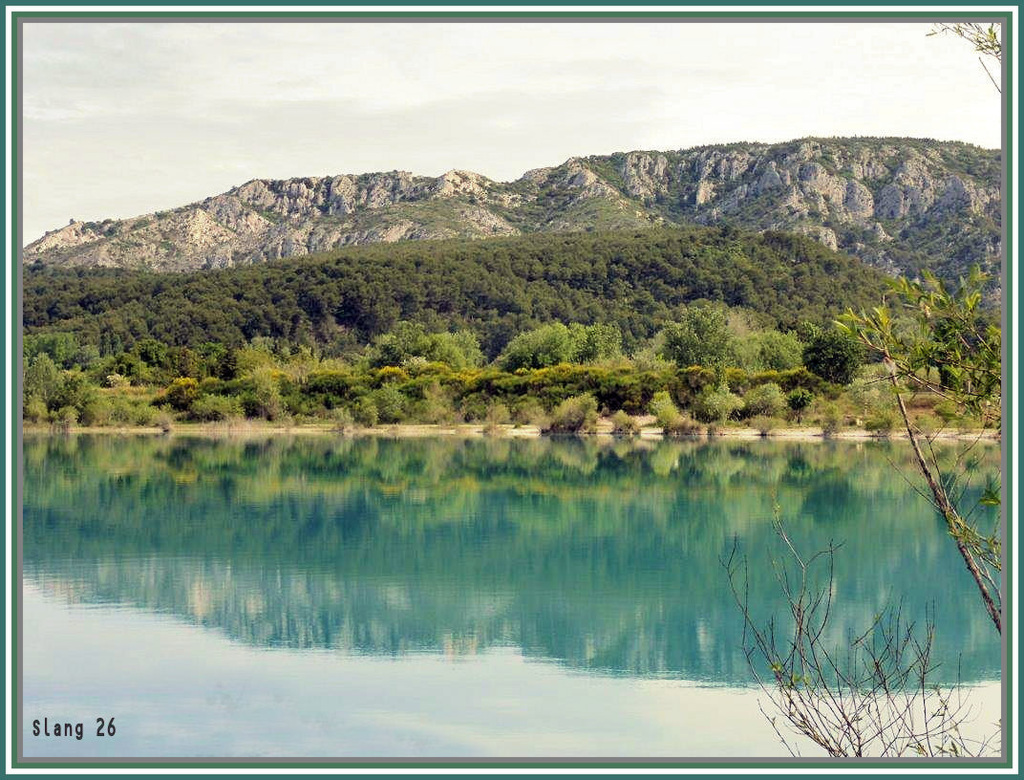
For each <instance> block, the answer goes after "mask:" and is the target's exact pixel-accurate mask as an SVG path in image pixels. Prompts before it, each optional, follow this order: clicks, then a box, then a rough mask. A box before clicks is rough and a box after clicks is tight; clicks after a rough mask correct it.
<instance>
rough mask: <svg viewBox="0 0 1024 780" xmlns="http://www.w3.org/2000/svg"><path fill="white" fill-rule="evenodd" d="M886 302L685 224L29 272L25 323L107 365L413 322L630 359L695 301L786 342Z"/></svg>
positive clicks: (781, 254) (792, 259) (341, 344)
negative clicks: (583, 332) (563, 328)
mask: <svg viewBox="0 0 1024 780" xmlns="http://www.w3.org/2000/svg"><path fill="white" fill-rule="evenodd" d="M883 289H884V283H883V277H882V275H881V274H880V273H878V272H877V271H874V270H872V269H870V268H868V267H866V266H864V265H863V264H861V263H860V262H859V261H857V260H854V259H852V258H850V257H846V256H844V255H842V254H838V253H836V252H833V251H830V250H829V249H827V248H825V247H824V246H822V245H821V244H819V243H817V242H815V241H812V240H810V239H808V238H806V237H801V236H795V235H790V234H784V233H775V232H766V233H763V234H755V233H747V232H740V231H736V230H733V229H731V228H727V227H726V228H701V227H693V228H686V229H654V230H643V231H625V232H621V231H620V232H606V233H574V234H534V235H529V236H520V237H514V238H505V239H490V240H486V241H426V242H403V243H399V244H391V245H371V246H365V247H352V248H347V249H342V250H336V251H333V252H330V253H326V254H322V255H317V256H313V257H309V258H301V259H288V260H281V261H277V262H272V263H268V264H264V265H256V266H246V267H241V268H234V269H224V270H215V271H203V272H194V273H189V274H160V273H153V272H148V271H136V272H128V271H124V270H112V269H84V268H80V269H56V268H26V269H25V280H24V324H25V332H26V334H35V333H40V332H65V333H72V334H74V335H75V336H76V338H77V340H78V342H79V343H82V344H92V345H95V346H96V347H97V348H98V350H99V352H100V354H103V355H108V354H116V353H118V352H120V351H122V350H125V349H131V348H132V346H133V345H134V344H135V343H136V342H138V341H139V340H141V339H146V338H152V339H156V340H158V341H160V342H163V343H165V344H168V345H173V346H192V347H195V346H198V345H201V344H203V343H205V342H216V343H220V344H224V345H235V346H237V345H239V344H242V343H244V342H246V341H249V340H251V339H253V338H254V337H257V336H267V337H272V338H275V339H279V340H283V341H285V342H287V343H290V344H292V345H293V346H301V345H307V346H315V347H317V348H318V349H319V350H321V351H323V352H324V353H325V354H340V353H341V352H342V351H344V350H345V349H349V348H352V347H355V346H357V345H361V344H365V343H367V342H368V341H369V340H371V339H372V338H373V337H374V336H376V335H378V334H381V333H384V332H386V331H388V330H389V329H391V328H392V326H394V325H395V323H397V322H399V321H402V320H408V321H412V322H417V323H421V324H423V325H425V326H427V327H428V328H429V329H431V330H458V329H468V330H471V331H473V332H474V333H476V334H477V336H478V337H479V339H480V343H481V346H482V348H483V350H484V352H485V353H486V354H487V355H488V356H489V357H494V356H495V355H497V354H498V352H500V350H501V349H502V348H503V347H504V346H505V344H506V343H507V342H508V341H509V340H510V339H511V338H512V337H513V336H515V335H516V334H518V333H520V332H523V331H526V330H528V329H530V328H533V327H537V326H539V325H544V324H548V323H551V322H553V321H560V322H565V323H569V322H579V323H585V324H586V323H607V324H612V325H615V326H617V327H618V328H619V329H620V330H621V332H622V335H623V346H625V347H626V348H627V349H628V348H631V347H633V346H635V345H636V344H637V343H638V342H640V341H642V340H643V339H646V338H649V337H650V336H652V335H653V334H654V332H655V331H656V330H657V329H658V328H660V327H661V326H662V325H664V324H665V323H666V322H669V321H671V320H673V319H674V318H676V317H677V316H678V314H679V312H680V311H681V309H682V308H683V307H684V306H685V305H686V304H689V303H692V302H694V301H699V300H707V301H713V302H721V303H724V304H727V305H728V306H730V307H742V308H744V309H747V310H749V311H750V312H752V313H756V314H759V315H762V317H761V318H762V319H763V321H764V324H765V325H768V326H772V327H779V328H782V329H788V328H792V327H795V326H796V325H797V324H798V323H799V322H802V321H812V322H818V323H821V322H825V321H828V320H830V319H831V318H832V317H834V316H836V315H837V314H839V313H840V312H841V311H842V310H844V309H845V308H846V307H848V306H852V307H855V308H860V307H864V306H870V305H874V304H876V303H877V302H878V300H879V299H880V296H881V294H882V291H883Z"/></svg>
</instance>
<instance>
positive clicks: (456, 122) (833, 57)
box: [22, 20, 1000, 243]
mask: <svg viewBox="0 0 1024 780" xmlns="http://www.w3.org/2000/svg"><path fill="white" fill-rule="evenodd" d="M929 29H930V26H929V25H928V24H926V23H925V24H921V23H877V22H865V23H839V22H818V23H767V22H760V23H750V22H740V21H733V22H729V23H710V22H697V21H687V22H679V21H663V22H656V23H650V22H645V23H627V22H623V21H621V20H616V21H614V22H571V23H556V22H551V21H545V22H540V23H532V24H530V23H507V22H493V23H480V22H474V23H451V22H445V23H441V22H429V23H428V22H415V23H397V22H394V23H365V22H354V21H341V22H337V21H335V22H320V23H282V22H274V23H270V24H267V23H243V22H239V21H231V22H227V23H216V22H207V23H167V22H144V23H143V22H137V23H106V22H104V23H96V22H91V23H82V22H63V23H53V22H50V23H46V22H38V21H37V22H27V23H25V25H24V31H23V46H22V52H23V60H22V75H23V92H22V96H23V103H22V121H23V136H22V138H23V141H24V143H23V165H24V168H23V180H22V181H23V198H24V200H23V212H22V213H23V220H24V222H23V227H24V241H23V243H28V242H30V241H32V240H34V239H36V238H38V237H39V236H41V235H42V234H43V232H44V231H46V230H52V229H55V228H59V227H61V226H63V225H66V224H67V223H68V221H69V220H70V219H72V218H73V219H78V220H100V219H105V218H115V219H117V218H127V217H132V216H137V215H139V214H144V213H148V212H152V211H156V210H160V209H167V208H173V207H176V206H180V205H184V204H186V203H190V202H193V201H196V200H201V199H202V198H205V197H207V196H211V195H215V194H218V193H221V192H224V191H226V190H228V189H230V188H231V187H233V186H236V185H239V184H242V183H244V182H246V181H249V180H250V179H254V178H289V177H298V176H325V175H337V174H342V173H353V174H358V173H364V172H369V171H389V170H407V171H411V172H412V173H414V174H417V175H429V176H438V175H440V174H442V173H444V172H445V171H448V170H451V169H466V170H472V171H475V172H477V173H481V174H483V175H485V176H488V177H490V178H492V179H495V180H498V181H510V180H513V179H517V178H519V176H520V175H522V174H523V173H524V172H525V171H527V170H530V169H532V168H538V167H543V166H551V165H558V164H560V163H562V162H564V161H565V160H566V159H568V158H569V157H573V156H586V155H592V154H609V153H612V152H616V151H630V150H633V149H647V150H651V149H657V150H670V149H685V148H688V147H692V146H697V145H703V144H714V143H727V142H732V141H762V142H777V141H787V140H791V139H794V138H800V137H804V136H811V135H813V136H826V137H827V136H853V135H859V136H877V135H885V136H911V137H927V138H936V139H940V140H960V141H967V142H970V143H974V144H978V145H980V146H984V147H986V148H998V147H999V145H1000V100H999V95H998V93H997V92H996V90H995V88H994V86H993V85H992V84H991V82H990V81H989V79H988V76H986V74H985V72H984V70H983V69H982V67H981V65H980V64H979V63H978V60H977V56H976V55H975V54H974V53H973V52H972V51H971V48H970V46H969V45H967V44H966V43H964V42H963V41H961V40H959V39H956V38H955V37H952V36H931V37H929V36H928V35H927V33H928V32H929Z"/></svg>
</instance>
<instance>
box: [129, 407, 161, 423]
mask: <svg viewBox="0 0 1024 780" xmlns="http://www.w3.org/2000/svg"><path fill="white" fill-rule="evenodd" d="M157 414H158V412H157V410H156V409H154V408H153V407H152V406H150V405H149V404H139V405H137V406H135V407H134V408H133V409H132V411H131V422H132V423H133V424H135V425H144V426H147V427H148V426H150V425H156V417H157Z"/></svg>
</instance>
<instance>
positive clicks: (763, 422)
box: [750, 415, 779, 436]
mask: <svg viewBox="0 0 1024 780" xmlns="http://www.w3.org/2000/svg"><path fill="white" fill-rule="evenodd" d="M778 424H779V421H778V420H777V419H775V418H774V417H768V416H767V415H759V416H757V417H755V418H754V419H753V420H751V421H750V425H751V427H752V428H754V430H756V431H757V432H758V433H760V434H761V436H767V435H768V434H769V433H771V432H772V431H773V430H775V428H776V427H778Z"/></svg>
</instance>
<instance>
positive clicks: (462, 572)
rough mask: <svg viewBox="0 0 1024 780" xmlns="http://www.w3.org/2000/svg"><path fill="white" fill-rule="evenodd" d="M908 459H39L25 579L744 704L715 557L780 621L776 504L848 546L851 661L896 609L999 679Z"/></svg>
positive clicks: (282, 452) (114, 442)
mask: <svg viewBox="0 0 1024 780" xmlns="http://www.w3.org/2000/svg"><path fill="white" fill-rule="evenodd" d="M908 455H909V451H905V450H904V448H902V447H900V446H899V445H897V444H892V445H873V444H868V445H865V444H858V445H849V444H841V443H837V444H820V443H785V442H735V441H732V442H720V441H716V442H705V441H683V442H673V441H666V442H657V443H651V442H642V443H636V444H635V445H631V444H630V443H627V442H623V441H622V440H596V439H588V440H576V439H567V440H557V441H553V440H548V439H541V440H536V439H534V440H473V441H463V440H455V439H436V440H402V441H393V440H379V439H374V438H367V439H351V438H338V439H326V438H325V439H313V440H310V439H304V440H289V439H280V438H269V439H266V440H259V441H234V440H229V441H226V442H217V441H209V440H188V439H184V440H179V439H145V438H139V439H134V438H125V439H116V438H113V437H78V438H71V439H54V438H40V439H30V440H29V441H27V442H26V446H25V463H26V477H25V497H26V498H25V537H24V549H25V571H26V575H27V576H28V577H30V578H32V579H34V580H36V581H39V582H40V583H44V584H45V587H49V588H51V589H52V588H57V589H62V590H64V591H67V592H69V593H74V594H76V595H75V598H78V599H80V600H84V601H95V600H102V601H117V602H126V603H131V604H135V605H138V606H140V607H143V608H145V609H148V610H155V611H160V612H166V613H170V614H174V615H177V616H182V617H186V618H187V619H189V620H192V621H194V622H196V623H198V624H201V625H204V626H210V627H215V628H217V629H220V630H223V631H224V632H225V633H226V634H227V635H228V636H230V637H231V638H233V639H236V640H239V641H243V642H247V643H251V644H255V645H260V646H284V647H300V648H341V649H344V650H346V651H349V652H367V653H388V654H398V653H405V652H410V651H415V650H430V651H437V650H442V649H444V650H446V651H448V652H468V651H472V650H477V651H478V650H482V649H485V648H487V647H490V646H493V645H495V644H508V643H513V644H516V645H518V646H520V647H522V648H523V651H524V652H525V653H526V654H527V655H531V656H538V657H549V658H555V659H560V660H562V661H564V662H566V663H568V664H570V665H572V666H574V667H580V668H587V669H595V670H601V671H607V672H623V673H628V674H645V675H646V674H658V675H669V676H683V677H687V678H696V679H708V680H720V679H725V680H738V679H744V678H745V677H746V673H747V672H746V664H745V661H744V659H743V657H742V653H741V650H740V631H741V628H742V622H741V619H740V616H739V615H738V614H737V612H736V608H735V605H734V603H733V602H732V599H731V597H730V596H729V595H728V591H727V588H726V587H725V581H724V574H723V572H722V570H721V567H720V565H719V557H720V555H721V554H722V552H723V550H724V549H725V547H726V546H727V545H728V544H730V543H731V540H732V538H733V536H734V535H737V536H738V537H739V539H740V542H741V544H742V545H744V548H745V549H746V550H747V551H748V553H749V554H750V557H751V561H752V565H753V566H754V568H752V570H751V583H752V586H753V592H752V605H751V606H752V610H753V611H754V612H755V613H760V614H762V615H764V616H765V617H767V615H768V614H770V613H771V612H773V611H775V609H776V608H777V606H778V601H777V599H778V587H777V584H776V583H775V581H774V579H773V576H772V573H771V571H770V569H769V567H768V566H767V563H766V561H767V555H766V551H767V550H769V549H770V548H771V547H773V546H774V543H775V537H774V534H773V532H772V529H771V523H770V519H771V512H772V501H773V495H774V496H776V497H777V500H778V501H779V503H780V505H781V506H782V507H783V511H784V513H785V514H786V516H787V520H788V522H789V527H790V531H791V533H792V534H793V535H794V538H795V539H797V540H798V541H799V542H800V543H802V544H804V545H805V549H817V548H820V547H824V546H825V545H826V544H827V543H828V541H829V540H835V541H844V542H845V544H844V547H843V549H842V551H841V553H840V555H839V557H838V559H837V565H838V568H837V572H836V590H837V597H838V599H839V600H840V604H841V606H842V611H841V612H840V613H839V616H838V620H837V622H836V630H837V639H839V638H840V636H839V635H840V634H841V632H842V631H843V630H846V629H849V630H856V629H859V628H860V627H861V626H864V625H867V624H868V622H869V621H870V619H871V618H872V616H873V615H874V613H875V612H876V611H877V610H878V609H879V608H880V607H881V606H882V605H883V604H884V603H885V601H886V600H888V599H898V598H901V597H902V598H904V600H905V604H906V605H907V607H908V608H912V609H914V610H916V609H917V608H918V607H921V608H922V609H923V606H924V605H925V604H926V603H927V604H930V603H931V602H933V601H934V602H935V604H936V607H937V611H938V613H939V617H940V622H941V624H940V626H939V634H938V645H939V648H938V649H939V655H940V656H941V657H942V658H943V659H944V660H945V663H946V665H947V666H948V667H949V669H950V672H951V673H952V672H953V670H954V669H955V663H956V653H957V651H959V650H962V651H963V653H964V673H965V675H966V676H968V677H969V676H970V675H972V674H976V673H981V671H982V670H984V671H985V672H989V671H991V670H992V669H995V668H998V648H997V647H996V646H995V643H994V642H993V641H992V639H991V637H989V634H990V633H991V631H990V630H986V626H985V624H984V622H983V621H979V620H978V611H977V610H972V609H970V608H969V606H965V605H963V604H961V603H960V602H962V601H964V599H963V598H961V596H962V595H963V592H964V591H963V589H962V588H960V587H959V586H960V585H961V584H964V583H960V579H962V573H961V571H960V568H962V567H958V566H956V561H955V560H952V559H951V558H950V556H949V555H947V548H948V547H949V545H948V544H946V543H945V539H944V538H943V535H942V532H941V527H940V525H939V522H938V521H937V519H936V518H935V517H933V516H932V514H931V512H930V510H929V507H928V505H927V504H926V503H925V502H923V501H921V500H920V499H919V497H917V496H916V495H915V494H914V493H913V492H912V491H911V490H910V489H909V488H908V487H907V485H906V484H905V482H904V481H903V479H902V478H901V477H899V476H898V475H896V474H895V473H894V470H893V464H894V463H895V464H896V465H899V464H901V463H903V462H906V459H907V456H908ZM890 459H891V461H892V463H891V462H890ZM907 466H908V469H907V471H908V473H909V462H907ZM990 468H992V469H993V470H995V469H997V468H998V453H996V454H995V460H994V462H993V464H992V465H990ZM866 529H867V530H866ZM938 581H941V582H943V583H944V587H942V588H937V587H935V583H936V582H938ZM946 583H948V586H947V585H946ZM968 584H969V583H968ZM981 617H982V618H983V617H984V615H981Z"/></svg>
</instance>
